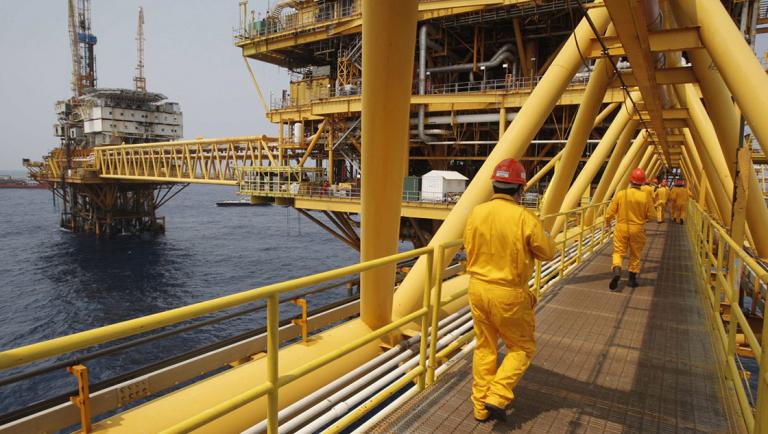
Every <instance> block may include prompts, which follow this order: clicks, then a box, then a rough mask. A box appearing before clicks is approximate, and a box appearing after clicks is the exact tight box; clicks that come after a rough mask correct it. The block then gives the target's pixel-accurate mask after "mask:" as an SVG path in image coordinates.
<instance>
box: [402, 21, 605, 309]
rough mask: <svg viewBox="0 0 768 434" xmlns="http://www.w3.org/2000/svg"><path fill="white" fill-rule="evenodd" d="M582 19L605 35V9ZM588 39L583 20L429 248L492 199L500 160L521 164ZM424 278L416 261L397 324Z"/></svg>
mask: <svg viewBox="0 0 768 434" xmlns="http://www.w3.org/2000/svg"><path fill="white" fill-rule="evenodd" d="M587 13H588V14H589V16H590V17H591V18H592V21H593V22H594V24H595V26H596V27H597V31H598V32H604V31H605V29H606V27H608V22H609V17H608V11H607V10H606V9H605V8H593V9H590V10H589V11H588V12H587ZM593 37H594V35H593V34H592V29H591V28H590V26H589V23H588V22H587V21H586V20H585V19H582V20H581V22H580V23H579V25H578V26H577V27H576V29H575V30H574V33H573V35H571V37H570V38H568V41H567V42H566V43H565V44H564V45H563V48H562V49H561V50H560V52H559V53H558V54H557V56H556V57H555V60H554V61H553V62H552V65H551V66H550V67H549V69H547V72H546V73H545V74H544V76H543V77H542V78H541V81H540V82H539V84H538V86H536V87H535V88H534V89H533V92H531V95H530V97H528V100H527V101H526V102H525V104H524V105H523V107H522V108H521V109H520V111H519V112H518V114H517V117H515V119H514V120H513V121H512V123H511V124H510V125H509V127H508V128H507V130H506V132H505V133H504V135H503V136H502V137H501V139H500V140H499V143H498V144H497V145H496V147H495V148H494V149H493V151H492V152H491V154H490V155H489V156H488V158H487V159H486V161H485V163H484V164H483V166H482V167H481V168H480V170H479V171H478V173H477V174H476V175H475V177H474V179H473V180H472V182H471V183H470V184H469V186H468V187H467V190H466V191H465V192H464V194H463V195H462V196H461V199H459V201H458V202H457V203H456V205H455V206H454V208H453V210H452V211H451V213H450V214H449V215H448V217H447V218H446V220H445V221H444V222H443V224H442V225H441V226H440V229H438V231H437V233H436V234H435V235H434V236H433V237H432V240H431V241H430V243H429V245H431V246H438V245H440V244H442V243H445V242H448V241H452V240H455V239H458V238H461V237H462V234H463V233H464V226H465V225H466V222H467V217H468V216H469V212H470V211H471V210H472V208H474V207H475V206H476V205H478V204H480V203H482V202H485V201H486V200H488V198H490V197H491V194H492V191H493V190H492V188H491V182H490V181H489V179H490V177H491V173H492V172H493V169H494V167H495V166H496V164H498V163H499V162H500V161H502V160H503V159H505V158H510V157H511V158H520V157H521V156H522V155H523V154H524V153H525V150H526V149H527V148H528V145H529V143H530V141H531V140H532V139H533V138H534V137H535V136H536V133H537V132H538V131H539V129H540V128H541V126H542V124H543V123H544V121H545V120H546V119H547V117H548V116H549V114H550V112H551V111H552V109H553V108H554V106H555V104H557V101H558V99H560V97H561V95H562V94H563V92H564V91H565V89H566V88H567V87H568V84H569V83H570V81H571V79H572V78H573V76H574V74H576V71H577V70H578V69H579V67H581V65H582V57H581V52H580V50H579V47H586V46H587V44H589V43H590V42H591V40H592V38H593ZM455 252H456V249H451V250H449V251H448V252H447V254H446V255H445V257H446V258H451V257H452V256H453V254H454V253H455ZM436 265H437V266H445V264H436ZM426 278H427V273H426V264H425V261H424V260H421V259H420V260H418V261H417V262H416V264H415V265H414V267H413V269H412V270H411V272H410V273H408V275H407V276H406V278H405V280H404V281H403V282H402V284H401V285H400V288H399V289H398V290H397V292H396V293H395V304H394V312H393V315H394V317H396V318H401V317H403V316H404V315H407V314H408V313H409V312H413V311H414V310H415V309H417V308H418V306H419V303H421V296H422V293H421V291H422V289H423V285H424V279H426Z"/></svg>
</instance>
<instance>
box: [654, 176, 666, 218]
mask: <svg viewBox="0 0 768 434" xmlns="http://www.w3.org/2000/svg"><path fill="white" fill-rule="evenodd" d="M668 200H669V187H667V180H666V179H662V180H661V185H660V186H659V188H657V189H656V200H655V202H654V206H655V207H656V223H664V212H665V211H666V209H667V201H668Z"/></svg>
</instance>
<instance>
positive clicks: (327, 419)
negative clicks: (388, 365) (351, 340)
mask: <svg viewBox="0 0 768 434" xmlns="http://www.w3.org/2000/svg"><path fill="white" fill-rule="evenodd" d="M471 328H472V322H471V321H470V322H469V323H467V324H465V325H464V326H462V327H461V328H460V329H459V330H457V331H455V332H451V333H449V334H448V335H446V336H445V337H444V338H443V339H440V340H439V341H438V343H437V345H438V348H442V347H444V346H447V345H448V344H449V343H450V342H453V341H454V340H456V339H458V338H459V337H460V336H462V335H464V334H465V333H466V332H467V331H469V329H471ZM414 353H415V355H414V357H413V358H411V359H410V360H409V361H408V362H406V363H404V364H402V365H400V367H398V368H397V369H395V370H394V371H392V372H390V373H389V374H387V375H386V376H384V377H382V378H381V379H379V380H378V381H376V382H375V383H373V384H371V385H370V386H368V387H366V388H365V389H363V390H361V391H360V392H358V393H357V394H355V395H354V396H352V397H351V398H349V399H347V400H346V401H343V402H340V403H339V404H337V405H335V406H334V407H333V408H332V409H331V410H330V411H327V412H326V413H324V414H323V415H322V416H320V417H319V418H317V419H314V420H313V421H312V422H311V423H310V424H309V425H306V426H305V427H304V428H302V429H300V430H298V431H296V433H297V434H309V433H314V432H317V431H318V430H319V429H320V428H322V427H324V426H325V425H328V424H329V423H331V422H332V421H333V420H335V419H337V418H339V417H342V416H344V415H345V414H347V413H348V412H349V411H350V410H352V409H353V408H355V407H356V406H357V405H358V404H360V403H361V402H363V401H364V400H365V399H366V398H368V397H370V396H373V395H374V394H375V393H376V392H377V391H379V390H381V389H383V388H384V387H386V386H388V385H389V384H391V383H392V382H394V381H395V380H396V379H397V378H399V377H401V376H403V375H404V374H405V373H407V372H408V371H410V370H411V369H413V368H414V367H415V366H416V365H417V364H418V363H419V354H418V352H417V351H414ZM329 403H331V402H329ZM286 432H288V431H286Z"/></svg>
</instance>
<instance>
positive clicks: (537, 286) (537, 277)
mask: <svg viewBox="0 0 768 434" xmlns="http://www.w3.org/2000/svg"><path fill="white" fill-rule="evenodd" d="M533 263H534V264H536V272H535V273H534V277H533V293H534V294H535V295H536V299H537V300H538V298H539V296H540V295H541V261H540V260H538V259H534V261H533Z"/></svg>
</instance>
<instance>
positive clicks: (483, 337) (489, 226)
mask: <svg viewBox="0 0 768 434" xmlns="http://www.w3.org/2000/svg"><path fill="white" fill-rule="evenodd" d="M491 179H492V180H493V190H494V193H495V194H494V195H493V197H492V198H491V200H490V201H489V202H486V203H484V204H481V205H478V206H476V207H475V208H474V209H473V210H472V212H471V214H470V215H469V219H468V220H467V226H466V229H465V231H464V245H465V246H466V249H467V273H468V274H469V275H470V280H469V304H470V306H471V308H472V317H473V319H474V329H475V340H476V347H475V353H474V357H473V359H472V376H473V379H474V382H473V384H472V404H473V407H474V416H475V419H477V420H480V421H484V420H487V419H488V418H489V417H494V418H497V419H501V420H503V419H506V412H505V409H506V407H507V405H508V404H509V403H510V402H511V401H512V399H514V396H515V395H514V393H513V392H512V390H513V389H514V387H515V385H516V384H517V383H518V381H520V378H521V377H522V376H523V373H525V370H526V369H527V368H528V366H529V365H530V363H531V359H532V358H533V354H534V352H535V350H536V341H535V338H534V312H533V306H534V304H535V303H536V299H535V296H534V295H533V294H532V293H531V292H530V291H529V290H528V280H529V279H530V277H531V272H532V271H533V266H534V259H540V260H549V259H552V258H553V257H554V254H555V245H554V243H553V242H552V240H551V239H550V237H549V235H548V234H547V233H546V232H544V229H543V227H542V224H541V222H540V221H539V220H538V219H537V218H536V217H535V216H534V215H533V214H532V213H530V212H529V211H527V210H525V208H523V207H522V206H521V205H520V204H519V202H520V198H521V197H522V194H523V186H524V185H525V183H526V178H525V169H524V168H523V165H522V164H520V162H518V161H516V160H513V159H507V160H504V161H502V162H501V163H499V164H498V165H497V166H496V168H495V169H494V171H493V176H492V177H491ZM499 337H501V339H502V340H503V341H504V344H505V345H506V347H507V355H506V356H505V357H504V360H503V361H502V363H501V365H500V366H498V368H497V365H496V359H497V356H498V354H497V348H498V338H499Z"/></svg>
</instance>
